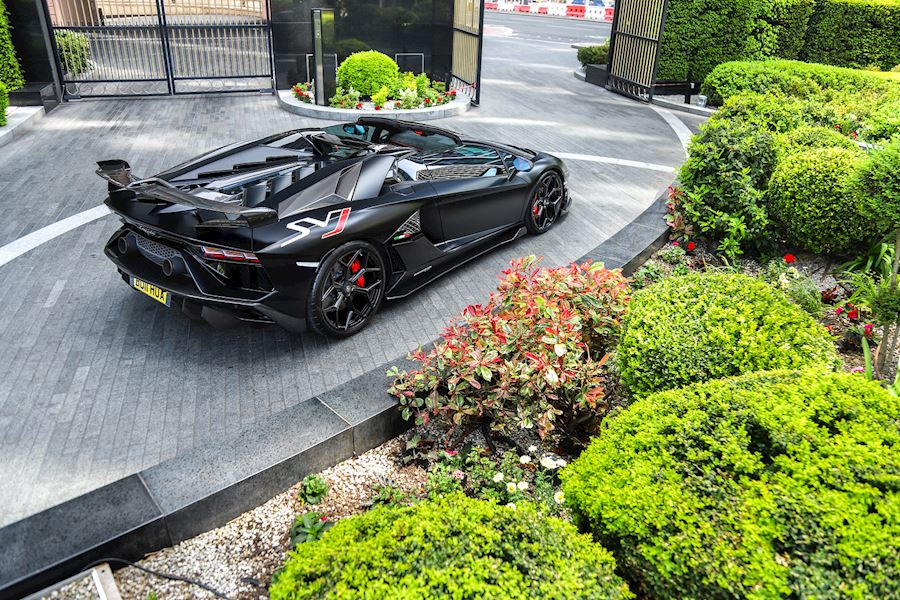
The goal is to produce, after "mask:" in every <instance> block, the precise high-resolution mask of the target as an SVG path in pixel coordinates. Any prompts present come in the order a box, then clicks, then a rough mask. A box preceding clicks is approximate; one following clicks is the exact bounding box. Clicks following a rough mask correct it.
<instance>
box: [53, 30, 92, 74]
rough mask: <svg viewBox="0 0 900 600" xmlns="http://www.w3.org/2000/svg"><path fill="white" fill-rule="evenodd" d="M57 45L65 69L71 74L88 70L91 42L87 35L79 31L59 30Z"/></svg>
mask: <svg viewBox="0 0 900 600" xmlns="http://www.w3.org/2000/svg"><path fill="white" fill-rule="evenodd" d="M54 33H55V37H56V47H57V49H58V50H59V62H60V63H61V64H62V68H63V71H65V72H66V73H69V74H70V75H80V74H81V73H84V72H86V71H87V70H88V66H89V63H88V59H89V58H90V56H91V44H90V41H89V40H88V38H87V36H86V35H84V34H83V33H80V32H78V31H67V30H65V29H61V30H57V31H56V32H54Z"/></svg>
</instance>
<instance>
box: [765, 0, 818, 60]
mask: <svg viewBox="0 0 900 600" xmlns="http://www.w3.org/2000/svg"><path fill="white" fill-rule="evenodd" d="M816 1H817V0H775V1H774V5H773V10H772V25H773V27H774V29H775V36H776V39H777V45H776V50H775V55H776V56H780V57H781V58H792V59H796V58H800V56H801V55H802V53H803V44H804V42H805V40H806V30H807V27H808V26H809V18H810V17H811V16H812V13H813V10H814V9H815V7H816Z"/></svg>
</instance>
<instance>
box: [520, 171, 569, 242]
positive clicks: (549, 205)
mask: <svg viewBox="0 0 900 600" xmlns="http://www.w3.org/2000/svg"><path fill="white" fill-rule="evenodd" d="M565 199H566V190H565V186H563V180H562V176H561V175H560V174H559V173H557V172H556V171H548V172H546V173H544V174H543V175H541V178H540V179H538V182H537V183H536V184H534V187H533V188H532V189H531V195H530V196H529V203H528V216H527V217H526V218H525V227H527V228H528V231H529V233H544V232H545V231H547V230H548V229H550V227H551V226H552V225H553V223H555V222H556V219H557V218H558V217H559V215H560V213H561V212H562V206H563V202H564V201H565Z"/></svg>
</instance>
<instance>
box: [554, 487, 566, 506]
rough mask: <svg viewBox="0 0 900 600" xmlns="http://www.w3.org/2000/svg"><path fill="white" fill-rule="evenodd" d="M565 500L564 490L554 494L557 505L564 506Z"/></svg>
mask: <svg viewBox="0 0 900 600" xmlns="http://www.w3.org/2000/svg"><path fill="white" fill-rule="evenodd" d="M565 499H566V495H565V494H563V491H562V490H559V491H557V492H556V493H555V494H553V501H554V502H556V503H557V504H562V503H563V502H564V501H565Z"/></svg>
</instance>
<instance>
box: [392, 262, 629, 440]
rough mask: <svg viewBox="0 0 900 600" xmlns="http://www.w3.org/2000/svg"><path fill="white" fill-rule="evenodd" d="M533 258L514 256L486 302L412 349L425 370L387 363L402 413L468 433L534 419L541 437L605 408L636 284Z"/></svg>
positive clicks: (569, 428) (595, 268) (593, 267)
mask: <svg viewBox="0 0 900 600" xmlns="http://www.w3.org/2000/svg"><path fill="white" fill-rule="evenodd" d="M535 261H536V259H535V257H533V256H530V257H527V258H519V259H516V260H514V261H512V263H511V268H510V269H507V270H505V271H503V275H502V277H501V279H500V285H499V287H498V288H497V292H495V293H493V294H491V296H490V299H489V300H488V302H487V303H486V304H481V305H474V306H469V307H467V308H466V309H465V310H464V311H463V313H462V315H461V316H460V317H458V318H457V319H456V320H455V321H453V322H452V323H451V324H450V325H449V326H448V327H447V329H445V330H444V332H443V334H442V336H441V337H442V339H441V340H440V341H439V342H437V343H436V344H435V346H434V348H433V349H432V350H430V351H429V352H427V353H426V352H423V351H421V350H419V351H418V352H413V353H412V354H411V355H410V356H411V358H413V359H414V360H418V361H420V362H421V363H422V365H421V367H420V368H419V369H415V370H412V371H409V372H406V371H403V372H401V371H398V370H397V369H396V368H393V369H391V371H390V372H389V373H388V375H391V376H393V377H395V380H394V384H393V385H392V386H391V388H390V390H389V391H390V393H391V394H393V395H394V396H396V397H397V398H398V399H399V400H400V405H401V407H402V412H403V417H404V418H405V419H409V418H411V417H412V416H413V415H415V417H416V422H417V423H427V422H428V421H429V420H431V419H441V420H443V421H445V422H446V423H447V424H448V425H449V427H450V429H451V430H455V429H458V428H461V429H462V430H464V431H469V430H471V429H473V428H474V427H476V426H478V425H479V424H480V423H483V422H489V423H490V425H491V428H492V429H494V430H495V431H500V432H508V431H510V430H513V429H516V428H520V427H524V428H531V427H534V426H537V428H538V433H539V434H540V436H541V437H545V436H546V435H547V434H548V433H549V432H550V431H552V430H554V428H560V429H561V431H562V432H565V433H572V432H573V429H574V427H575V426H576V425H577V424H578V423H581V422H583V421H585V420H590V418H591V417H592V416H602V414H604V413H605V412H606V410H607V408H608V407H607V403H606V401H605V398H606V387H605V384H606V367H605V364H606V361H607V358H608V352H609V350H610V348H611V346H612V345H613V343H614V341H615V338H616V336H617V334H618V329H619V323H620V322H621V320H622V316H623V314H624V312H625V307H626V305H627V303H628V300H629V297H630V293H631V290H630V289H629V288H628V285H627V282H626V280H625V278H624V277H623V276H622V274H621V272H620V271H618V270H613V271H610V270H608V269H606V268H604V267H603V265H602V264H599V263H598V264H590V263H585V264H582V265H578V264H572V265H569V266H567V267H560V268H556V269H540V268H535V267H533V265H534V263H535Z"/></svg>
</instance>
